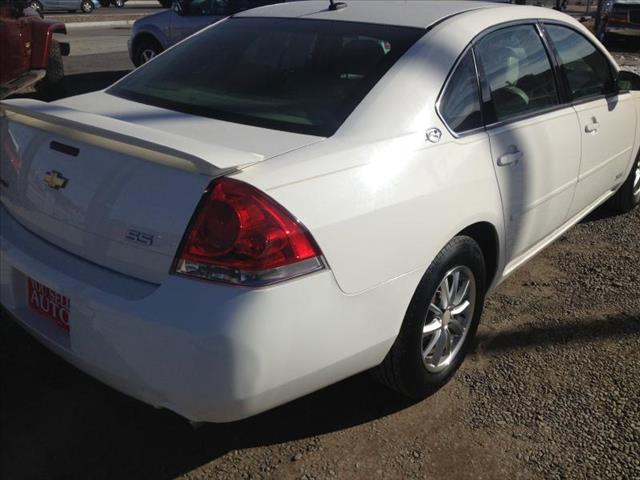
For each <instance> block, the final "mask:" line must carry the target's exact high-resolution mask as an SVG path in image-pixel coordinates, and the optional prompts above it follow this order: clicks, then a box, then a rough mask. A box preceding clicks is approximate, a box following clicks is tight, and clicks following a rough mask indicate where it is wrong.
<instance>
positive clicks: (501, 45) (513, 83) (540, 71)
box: [476, 25, 559, 121]
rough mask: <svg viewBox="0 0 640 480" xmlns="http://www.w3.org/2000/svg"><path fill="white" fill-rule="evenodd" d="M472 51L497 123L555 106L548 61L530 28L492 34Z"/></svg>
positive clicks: (556, 93)
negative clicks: (474, 52) (482, 76)
mask: <svg viewBox="0 0 640 480" xmlns="http://www.w3.org/2000/svg"><path fill="white" fill-rule="evenodd" d="M476 52H477V55H478V60H479V62H480V63H481V65H482V69H483V73H484V75H485V77H486V81H487V82H488V84H489V87H490V89H491V96H492V98H493V104H494V107H495V112H496V117H497V120H498V121H504V120H507V119H509V118H512V117H515V116H518V115H522V114H525V113H531V112H535V111H538V110H543V109H545V108H549V107H552V106H554V105H557V104H558V103H559V100H558V92H557V89H556V84H555V78H554V75H553V70H552V67H551V62H550V61H549V56H548V55H547V51H546V50H545V48H544V45H543V44H542V40H541V39H540V36H539V35H538V32H537V30H536V28H535V27H534V26H533V25H518V26H515V27H508V28H504V29H501V30H498V31H495V32H492V33H490V34H488V35H487V36H485V37H484V38H483V39H482V40H480V42H479V43H478V45H477V47H476Z"/></svg>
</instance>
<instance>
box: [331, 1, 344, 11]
mask: <svg viewBox="0 0 640 480" xmlns="http://www.w3.org/2000/svg"><path fill="white" fill-rule="evenodd" d="M329 3H330V5H329V10H331V11H332V12H335V11H336V10H342V9H343V8H347V4H346V3H344V2H336V0H329Z"/></svg>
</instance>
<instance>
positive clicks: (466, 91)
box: [440, 52, 482, 133]
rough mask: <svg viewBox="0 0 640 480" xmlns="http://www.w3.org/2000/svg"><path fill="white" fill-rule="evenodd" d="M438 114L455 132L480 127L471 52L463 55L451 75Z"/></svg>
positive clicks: (478, 94)
mask: <svg viewBox="0 0 640 480" xmlns="http://www.w3.org/2000/svg"><path fill="white" fill-rule="evenodd" d="M440 114H441V115H442V119H443V120H444V121H445V123H446V124H447V125H448V126H449V128H450V129H451V130H452V131H454V132H456V133H464V132H467V131H469V130H474V129H476V128H480V127H482V114H481V106H480V93H479V91H478V80H477V78H476V68H475V65H474V63H473V54H472V53H471V52H469V53H467V54H466V55H465V56H464V58H463V59H462V61H461V62H460V63H459V64H458V66H457V68H456V70H455V72H454V73H453V75H451V78H450V80H449V83H448V84H447V87H446V90H445V92H444V95H443V96H442V100H441V101H440Z"/></svg>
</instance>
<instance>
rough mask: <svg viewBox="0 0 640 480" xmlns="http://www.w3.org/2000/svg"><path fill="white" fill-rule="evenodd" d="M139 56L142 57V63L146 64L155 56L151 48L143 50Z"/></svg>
mask: <svg viewBox="0 0 640 480" xmlns="http://www.w3.org/2000/svg"><path fill="white" fill-rule="evenodd" d="M140 56H141V57H142V63H147V62H148V61H149V60H151V59H152V58H153V57H155V56H156V52H155V50H153V49H151V48H145V49H144V50H143V51H142V53H141V54H140Z"/></svg>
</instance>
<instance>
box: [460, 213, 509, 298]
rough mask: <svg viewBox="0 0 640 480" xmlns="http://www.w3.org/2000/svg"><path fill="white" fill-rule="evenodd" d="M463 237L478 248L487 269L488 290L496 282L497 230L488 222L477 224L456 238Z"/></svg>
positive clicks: (498, 247) (498, 250)
mask: <svg viewBox="0 0 640 480" xmlns="http://www.w3.org/2000/svg"><path fill="white" fill-rule="evenodd" d="M463 235H464V236H467V237H470V238H472V239H473V240H475V241H476V243H477V244H478V245H479V246H480V250H482V255H483V256H484V262H485V266H486V269H487V278H486V279H485V280H486V285H487V288H490V287H491V285H493V284H494V282H495V280H496V277H497V274H498V264H499V261H500V238H499V236H498V230H497V229H496V227H495V226H494V225H493V224H491V223H489V222H477V223H474V224H472V225H469V226H468V227H466V228H465V229H463V230H461V231H460V232H459V233H458V234H457V235H456V236H463Z"/></svg>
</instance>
